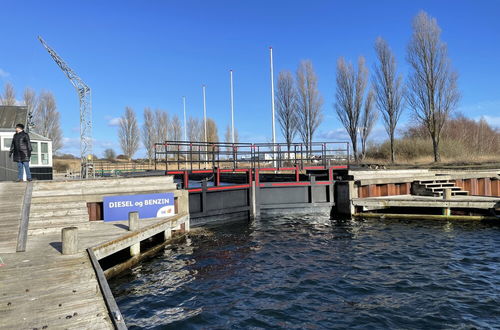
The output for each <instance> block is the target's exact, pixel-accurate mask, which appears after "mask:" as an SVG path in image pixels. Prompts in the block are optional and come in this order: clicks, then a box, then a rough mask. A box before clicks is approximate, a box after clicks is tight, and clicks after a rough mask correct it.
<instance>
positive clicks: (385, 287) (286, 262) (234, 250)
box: [110, 215, 500, 329]
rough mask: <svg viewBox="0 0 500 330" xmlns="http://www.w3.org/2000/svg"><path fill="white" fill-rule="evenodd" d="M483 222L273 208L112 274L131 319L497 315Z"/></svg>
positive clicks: (485, 323) (251, 321) (404, 321)
mask: <svg viewBox="0 0 500 330" xmlns="http://www.w3.org/2000/svg"><path fill="white" fill-rule="evenodd" d="M499 261H500V235H499V228H498V227H496V226H490V225H486V224H471V223H441V222H432V221H397V220H384V221H380V220H364V221H352V220H330V219H329V218H328V217H326V216H323V215H307V216H290V215H283V216H274V217H265V218H262V219H260V220H259V221H255V222H253V223H250V224H239V225H231V226H226V227H224V228H218V229H214V230H213V231H203V232H201V233H200V234H198V235H193V236H192V237H191V238H190V241H188V243H187V244H182V245H177V246H170V247H167V248H166V249H165V251H164V252H163V253H162V254H161V255H159V256H158V257H156V258H154V259H152V260H150V261H147V262H145V263H143V264H141V265H140V266H138V267H136V268H134V269H133V270H132V271H131V272H129V273H127V274H125V275H123V276H121V277H119V278H116V279H114V280H113V281H111V283H110V284H111V286H112V290H113V292H114V293H115V296H116V297H117V302H118V304H119V306H120V308H121V310H122V312H123V314H124V315H125V318H126V321H127V324H128V325H129V326H130V328H132V329H133V328H162V329H163V328H172V329H182V328H203V329H205V328H217V329H220V328H228V327H234V328H252V327H253V328H269V327H277V328H352V327H358V328H425V327H428V328H471V327H477V328H483V327H495V326H496V325H498V324H500V319H499V317H500V316H499V315H500V307H499V306H500V305H499V302H500V268H499V266H498V265H499Z"/></svg>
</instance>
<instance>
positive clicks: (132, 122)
mask: <svg viewBox="0 0 500 330" xmlns="http://www.w3.org/2000/svg"><path fill="white" fill-rule="evenodd" d="M118 137H119V139H120V146H121V148H122V150H123V153H124V154H125V156H126V157H127V158H128V160H132V157H133V156H134V154H135V153H136V152H137V150H138V149H139V137H140V131H139V125H138V124H137V117H136V115H135V112H134V110H133V109H132V108H131V107H125V113H124V114H123V116H122V118H121V120H120V126H119V128H118Z"/></svg>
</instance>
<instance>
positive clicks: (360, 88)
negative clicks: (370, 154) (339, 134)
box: [335, 56, 368, 162]
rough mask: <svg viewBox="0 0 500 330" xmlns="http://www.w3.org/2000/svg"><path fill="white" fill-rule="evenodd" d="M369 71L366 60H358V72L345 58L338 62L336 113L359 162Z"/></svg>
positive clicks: (361, 57)
mask: <svg viewBox="0 0 500 330" xmlns="http://www.w3.org/2000/svg"><path fill="white" fill-rule="evenodd" d="M367 80H368V70H367V69H366V67H365V59H364V57H363V56H360V57H359V59H358V70H357V71H355V70H354V68H353V66H352V64H351V63H346V61H345V60H344V58H342V57H341V58H339V59H338V61H337V78H336V81H337V88H336V93H335V96H336V103H335V111H336V112H337V116H338V118H339V120H340V122H341V123H342V125H343V126H344V128H345V129H346V131H347V134H348V135H349V137H350V139H351V143H352V150H353V153H354V159H355V160H356V162H357V161H358V156H359V155H358V130H359V122H360V116H361V111H362V108H363V100H364V95H365V89H366V84H367Z"/></svg>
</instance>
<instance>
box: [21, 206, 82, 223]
mask: <svg viewBox="0 0 500 330" xmlns="http://www.w3.org/2000/svg"><path fill="white" fill-rule="evenodd" d="M73 216H86V217H87V220H88V211H87V208H86V207H85V208H81V207H77V208H63V209H57V208H50V209H41V210H40V209H36V208H35V209H31V210H30V221H34V220H35V219H39V218H51V217H73Z"/></svg>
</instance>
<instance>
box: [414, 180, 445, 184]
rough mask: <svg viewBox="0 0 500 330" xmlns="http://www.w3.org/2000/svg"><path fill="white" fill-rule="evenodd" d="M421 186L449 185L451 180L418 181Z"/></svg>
mask: <svg viewBox="0 0 500 330" xmlns="http://www.w3.org/2000/svg"><path fill="white" fill-rule="evenodd" d="M418 182H419V183H420V184H423V185H425V184H437V183H449V180H446V179H436V180H423V181H418Z"/></svg>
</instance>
